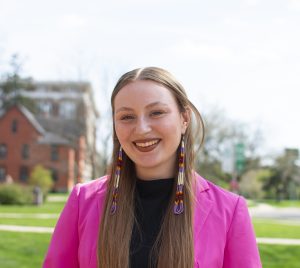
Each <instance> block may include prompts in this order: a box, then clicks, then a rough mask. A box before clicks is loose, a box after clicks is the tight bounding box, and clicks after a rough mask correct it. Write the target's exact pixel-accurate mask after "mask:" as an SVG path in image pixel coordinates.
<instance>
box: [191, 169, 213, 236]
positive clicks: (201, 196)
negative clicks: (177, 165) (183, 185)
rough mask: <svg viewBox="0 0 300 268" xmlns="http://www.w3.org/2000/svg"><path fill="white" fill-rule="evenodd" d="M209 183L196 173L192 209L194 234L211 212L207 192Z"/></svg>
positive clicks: (198, 230)
mask: <svg viewBox="0 0 300 268" xmlns="http://www.w3.org/2000/svg"><path fill="white" fill-rule="evenodd" d="M208 191H209V185H208V183H207V181H206V180H205V179H203V178H202V177H201V176H200V175H198V174H196V196H195V210H194V234H195V235H196V234H198V233H199V232H200V231H201V229H202V228H203V226H204V223H205V221H206V219H207V217H208V215H209V214H210V212H211V209H212V206H213V201H212V200H211V199H209V196H208V194H207V192H208Z"/></svg>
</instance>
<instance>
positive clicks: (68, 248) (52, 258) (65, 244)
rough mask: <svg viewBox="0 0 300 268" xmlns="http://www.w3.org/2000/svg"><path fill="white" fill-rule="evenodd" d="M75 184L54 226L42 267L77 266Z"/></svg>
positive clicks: (76, 195) (78, 187)
mask: <svg viewBox="0 0 300 268" xmlns="http://www.w3.org/2000/svg"><path fill="white" fill-rule="evenodd" d="M79 191H80V186H79V185H76V186H75V187H74V188H73V190H72V192H71V194H70V196H69V198H68V201H67V203H66V205H65V207H64V209H63V211H62V213H61V215H60V217H59V220H58V222H57V224H56V226H55V229H54V233H53V235H52V239H51V242H50V246H49V249H48V252H47V255H46V258H45V260H44V264H43V268H66V267H68V268H77V267H79V264H78V241H79V239H78V228H77V226H78V194H79Z"/></svg>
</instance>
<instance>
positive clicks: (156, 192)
mask: <svg viewBox="0 0 300 268" xmlns="http://www.w3.org/2000/svg"><path fill="white" fill-rule="evenodd" d="M173 183H174V179H159V180H150V181H149V180H147V181H145V180H140V179H137V181H136V192H135V217H136V219H137V223H138V224H136V223H135V224H134V226H133V231H132V237H131V244H130V268H148V267H149V265H150V259H149V258H150V254H151V249H152V247H153V245H154V243H155V241H156V238H157V235H158V233H159V231H160V227H161V224H162V220H163V217H164V215H165V213H166V209H167V206H168V204H169V200H170V196H171V193H172V188H173ZM151 263H152V266H151V268H152V267H156V265H155V261H154V262H151ZM153 263H154V264H153Z"/></svg>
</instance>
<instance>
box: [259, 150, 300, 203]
mask: <svg viewBox="0 0 300 268" xmlns="http://www.w3.org/2000/svg"><path fill="white" fill-rule="evenodd" d="M298 155H299V152H298V150H292V149H286V150H285V152H284V154H282V155H280V156H279V157H277V158H276V159H275V165H274V166H273V167H271V171H272V174H271V176H270V177H269V178H268V180H266V182H265V184H264V190H265V191H266V192H267V193H268V197H273V198H274V197H275V198H276V200H278V201H280V200H281V199H295V198H297V188H299V187H300V168H299V166H298V165H297V159H298Z"/></svg>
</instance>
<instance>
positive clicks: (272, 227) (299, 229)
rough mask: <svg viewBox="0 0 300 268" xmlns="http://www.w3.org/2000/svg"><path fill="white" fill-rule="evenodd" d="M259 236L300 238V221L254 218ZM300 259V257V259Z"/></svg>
mask: <svg viewBox="0 0 300 268" xmlns="http://www.w3.org/2000/svg"><path fill="white" fill-rule="evenodd" d="M252 222H253V225H254V229H255V233H256V236H257V237H278V238H297V239H300V223H299V222H298V223H293V222H289V221H279V220H260V219H252ZM299 260H300V259H299Z"/></svg>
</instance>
